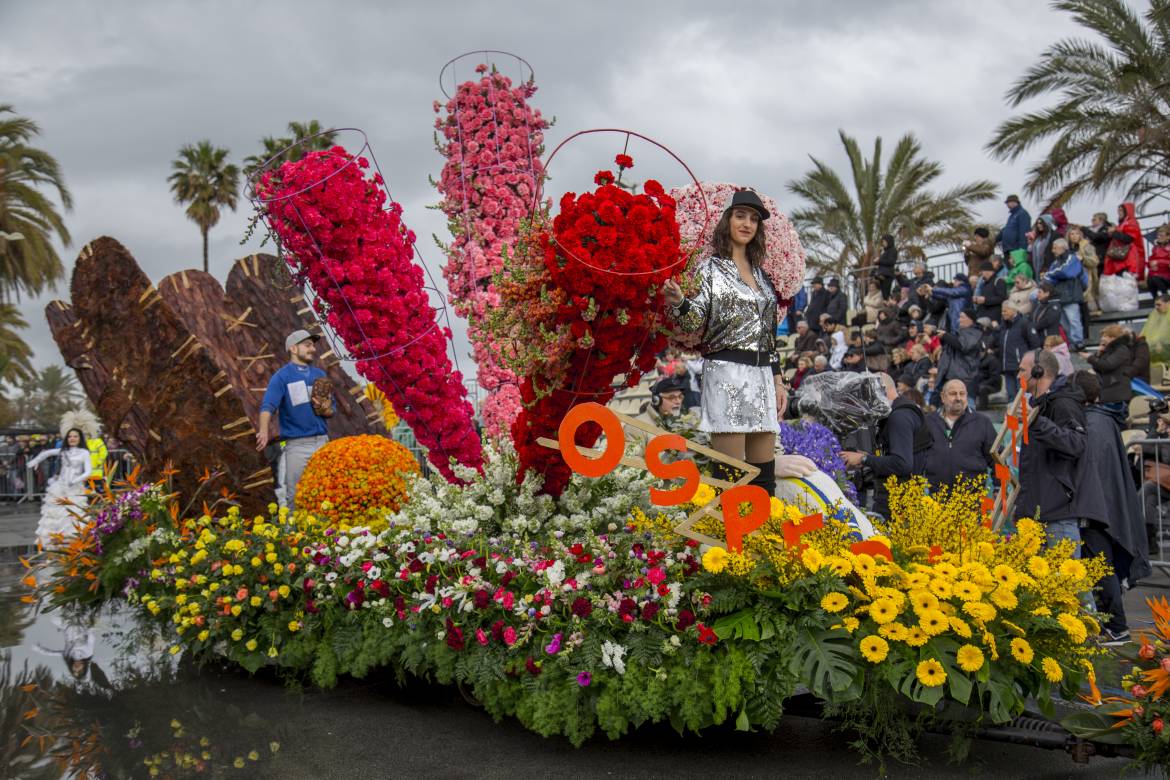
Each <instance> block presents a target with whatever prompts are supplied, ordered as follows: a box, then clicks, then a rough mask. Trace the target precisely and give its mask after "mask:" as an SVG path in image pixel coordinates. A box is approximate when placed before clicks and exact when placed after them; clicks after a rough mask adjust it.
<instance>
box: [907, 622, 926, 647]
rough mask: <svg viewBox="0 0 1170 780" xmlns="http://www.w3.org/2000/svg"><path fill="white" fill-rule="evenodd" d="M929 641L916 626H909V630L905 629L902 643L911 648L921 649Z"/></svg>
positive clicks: (923, 632)
mask: <svg viewBox="0 0 1170 780" xmlns="http://www.w3.org/2000/svg"><path fill="white" fill-rule="evenodd" d="M929 639H930V637H929V636H927V635H926V632H925V631H923V630H922V629H921V628H919V627H918V626H910V628H908V629H906V636H905V637H904V638H903V640H902V641H904V642H905V643H906V644H908V645H910V646H911V647H922V646H923V645H924V644H926V643H927V641H928V640H929Z"/></svg>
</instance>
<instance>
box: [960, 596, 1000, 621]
mask: <svg viewBox="0 0 1170 780" xmlns="http://www.w3.org/2000/svg"><path fill="white" fill-rule="evenodd" d="M963 611H964V612H966V613H967V614H968V615H970V616H971V617H973V618H975V619H976V620H978V621H981V622H983V623H986V622H987V621H989V620H995V614H996V613H995V607H993V606H991V605H990V604H985V603H983V602H982V601H968V602H967V603H966V604H964V605H963Z"/></svg>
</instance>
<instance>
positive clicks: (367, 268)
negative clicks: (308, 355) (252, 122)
mask: <svg viewBox="0 0 1170 780" xmlns="http://www.w3.org/2000/svg"><path fill="white" fill-rule="evenodd" d="M368 167H369V161H368V160H366V158H364V157H358V158H357V159H356V160H355V159H354V158H353V156H352V155H350V154H349V153H347V152H346V151H345V149H343V148H342V147H340V146H335V147H333V148H332V149H329V150H327V151H319V152H312V153H310V154H308V155H306V156H305V157H304V158H303V159H301V160H299V161H297V162H286V163H284V164H282V165H281V166H280V167H279V168H278V169H276V170H273V171H268V172H266V173H265V174H263V175H262V176H261V177H260V179H259V181H258V182H257V183H256V194H257V196H258V197H259V198H260V202H261V203H262V205H263V208H264V209H265V210H266V212H267V216H268V222H269V225H270V227H271V228H272V230H273V231H274V232H275V233H276V235H277V236H279V238H280V241H281V243H282V244H283V248H284V250H285V251H286V252H287V258H288V262H289V264H290V266H291V267H292V268H293V270H294V272H295V273H296V278H297V281H298V282H299V283H301V284H304V283H308V284H309V285H310V286H311V287H312V290H313V291H314V292H315V293H316V299H315V301H314V306H315V307H316V309H317V313H318V314H319V315H320V316H322V317H323V318H324V319H325V320H326V321H327V322H328V324H329V326H330V327H331V328H332V329H333V330H334V332H336V333H337V334H338V336H339V337H340V338H341V340H342V341H343V342H344V343H345V346H346V348H347V349H348V350H349V352H350V354H351V355H352V356H353V357H354V358H355V359H356V361H357V370H358V373H360V374H361V375H362V376H364V377H366V378H367V379H369V380H370V381H371V382H373V383H374V384H375V385H376V386H377V387H378V388H379V389H380V390H382V392H383V393H385V394H386V396H387V397H388V398H389V399H390V400H391V401H392V402H393V404H394V408H395V410H396V411H397V412H398V413H399V415H400V416H401V417H402V418H403V419H404V420H405V421H406V422H407V423H408V424H409V425H410V427H411V428H412V429H413V430H414V434H415V436H416V437H417V438H418V440H419V443H420V444H422V445H423V446H425V447H426V448H427V449H428V450H429V458H430V460H431V462H432V463H433V464H434V465H435V467H436V468H438V469H439V471H440V472H442V473H443V475H444V476H445V477H446V478H447V479H449V480H454V479H455V475H454V473H453V472H452V469H451V463H450V460H451V459H452V458H453V459H455V461H457V462H459V463H461V464H463V465H465V466H468V467H471V468H475V469H480V468H481V466H482V452H481V443H480V441H479V437H478V436H477V435H476V432H475V428H474V427H473V426H472V422H471V420H472V409H471V404H470V403H468V401H467V398H466V390H465V388H464V387H463V380H462V376H461V375H460V374H459V372H457V371H452V369H451V362H450V360H449V359H448V357H447V344H448V341H449V340H450V338H451V333H450V331H449V330H447V329H446V328H442V327H440V325H439V323H438V322H437V320H436V313H437V312H436V311H435V309H434V308H432V307H431V304H430V300H429V298H428V296H427V291H426V289H425V287H424V274H423V269H422V268H421V267H419V266H418V265H417V264H416V263H414V262H413V260H414V241H415V237H414V233H412V232H411V231H410V230H408V229H407V228H406V226H405V225H403V224H402V207H401V206H400V205H399V204H397V203H393V202H391V203H390V205H389V207H387V206H386V201H387V195H386V192H385V190H384V189H383V182H382V177H381V174H374V175H373V177H372V178H366V176H365V174H364V171H365V169H367V168H368Z"/></svg>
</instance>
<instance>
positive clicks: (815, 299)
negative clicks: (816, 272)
mask: <svg viewBox="0 0 1170 780" xmlns="http://www.w3.org/2000/svg"><path fill="white" fill-rule="evenodd" d="M809 289H810V290H811V292H810V293H809V296H808V307H807V308H805V310H804V319H805V321H806V322H807V323H808V329H809V330H811V331H812V332H813V333H815V334H817V335H818V336H819V335H820V333H821V315H822V314H824V313H825V312H826V311H827V310H828V304H829V291H828V290H826V289H825V280H824V279H822V278H821V277H819V276H814V277H813V280H812V282H811V283H810V284H809Z"/></svg>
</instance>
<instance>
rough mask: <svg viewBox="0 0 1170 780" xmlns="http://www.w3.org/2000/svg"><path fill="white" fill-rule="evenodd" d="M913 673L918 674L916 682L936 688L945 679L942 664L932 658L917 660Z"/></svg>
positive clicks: (945, 675)
mask: <svg viewBox="0 0 1170 780" xmlns="http://www.w3.org/2000/svg"><path fill="white" fill-rule="evenodd" d="M915 674H917V675H918V682H920V683H922V684H923V685H925V686H926V687H927V688H937V687H938V686H940V685H942V684H943V683H945V682H946V681H947V672H946V670H945V669H943V665H942V664H940V663H939V662H938V661H936V660H935V659H933V658H927V659H926V660H925V661H919V662H918V668H917V669H916V670H915Z"/></svg>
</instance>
